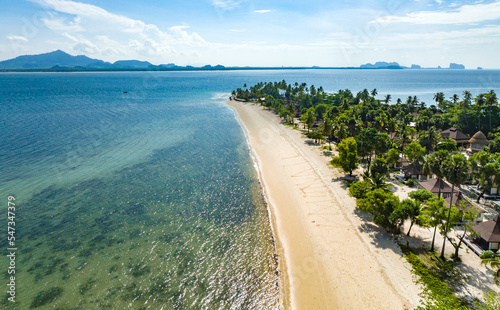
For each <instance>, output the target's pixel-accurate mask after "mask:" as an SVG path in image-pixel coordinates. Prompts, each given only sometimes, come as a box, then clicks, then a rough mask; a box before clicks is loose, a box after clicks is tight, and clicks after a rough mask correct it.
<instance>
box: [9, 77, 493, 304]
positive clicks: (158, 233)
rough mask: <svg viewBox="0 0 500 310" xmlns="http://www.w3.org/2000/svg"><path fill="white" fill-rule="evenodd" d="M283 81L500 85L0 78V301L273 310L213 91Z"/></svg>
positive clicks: (231, 143)
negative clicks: (10, 224) (12, 285)
mask: <svg viewBox="0 0 500 310" xmlns="http://www.w3.org/2000/svg"><path fill="white" fill-rule="evenodd" d="M283 79H285V80H286V81H287V82H288V83H294V82H299V83H301V82H306V83H307V84H308V85H311V84H314V85H315V86H323V88H324V89H325V90H326V91H330V92H335V91H337V90H339V89H346V88H349V89H351V90H352V91H353V92H354V93H355V92H357V91H360V90H362V89H364V88H367V89H369V90H371V89H373V88H377V89H378V93H379V96H380V98H383V96H385V94H387V93H390V94H391V95H392V98H393V101H395V100H396V99H397V98H398V97H400V98H402V99H403V100H404V99H405V98H406V97H407V96H410V95H411V96H413V95H416V96H418V97H419V98H420V99H421V101H425V102H427V103H428V104H430V103H432V97H433V94H434V93H436V92H438V91H443V92H444V93H445V95H446V96H447V97H450V96H452V95H453V94H454V93H457V94H460V95H461V94H462V93H463V91H464V90H469V91H471V93H472V94H473V95H477V94H479V93H480V92H487V91H489V90H490V89H494V90H495V91H497V93H498V92H499V90H500V71H494V70H482V71H479V70H477V71H476V70H470V71H469V70H465V71H463V70H459V71H453V70H296V71H294V70H274V71H222V72H158V73H154V72H120V73H109V72H108V73H6V74H0V132H1V133H2V135H1V136H0V194H1V195H0V199H2V203H1V205H0V206H1V207H0V210H1V212H0V214H3V215H1V217H0V224H1V226H2V227H4V228H2V229H1V230H0V240H1V241H0V247H1V253H2V256H1V258H0V273H1V274H2V276H1V277H0V281H1V283H0V285H1V287H2V292H1V296H2V298H1V300H0V308H1V309H29V308H36V309H276V308H278V306H279V285H278V277H277V263H276V260H275V255H274V246H273V238H272V232H271V228H270V224H269V221H268V214H267V210H266V206H265V204H264V201H263V198H262V191H261V188H260V184H259V182H258V178H257V173H256V171H255V166H254V164H253V162H252V160H251V157H250V155H249V152H248V146H247V143H246V140H245V137H244V134H243V131H242V130H241V128H240V126H239V124H238V122H237V120H236V118H235V116H234V113H233V112H232V110H231V109H230V108H228V107H227V106H226V105H225V103H224V101H225V100H226V99H227V95H228V94H229V93H230V92H231V90H233V89H236V88H237V87H243V84H245V83H246V84H247V85H252V84H255V83H257V82H260V81H263V82H268V81H281V80H283ZM8 196H13V197H15V201H14V202H15V204H16V211H15V222H16V224H15V225H16V226H15V229H16V230H15V237H16V243H15V246H16V250H15V252H16V260H15V271H16V273H15V282H16V298H15V300H16V302H15V303H12V302H10V301H9V300H8V299H7V298H8V297H9V295H8V294H6V293H5V292H6V288H7V287H8V285H7V284H8V283H9V281H10V279H9V277H10V276H11V275H9V274H8V267H9V264H10V260H9V258H8V257H7V254H9V253H10V252H9V251H8V250H7V248H8V247H9V245H8V243H7V237H8V236H9V235H8V234H7V228H6V227H7V221H8V218H7V202H8Z"/></svg>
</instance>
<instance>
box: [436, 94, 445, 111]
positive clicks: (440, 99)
mask: <svg viewBox="0 0 500 310" xmlns="http://www.w3.org/2000/svg"><path fill="white" fill-rule="evenodd" d="M434 100H435V101H436V103H437V104H438V107H439V108H440V109H441V110H445V109H446V106H445V105H443V102H444V93H443V92H439V93H435V94H434Z"/></svg>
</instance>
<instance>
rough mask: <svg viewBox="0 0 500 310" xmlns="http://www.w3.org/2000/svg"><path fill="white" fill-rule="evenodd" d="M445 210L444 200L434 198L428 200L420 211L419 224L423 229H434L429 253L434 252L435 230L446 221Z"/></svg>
mask: <svg viewBox="0 0 500 310" xmlns="http://www.w3.org/2000/svg"><path fill="white" fill-rule="evenodd" d="M445 209H446V208H445V206H444V199H443V198H438V197H436V196H434V197H432V198H431V199H429V200H428V201H427V202H426V203H425V206H424V208H423V209H422V214H421V216H420V222H421V223H422V225H423V226H425V227H433V228H434V233H433V234H432V242H431V252H433V251H434V244H435V241H436V231H437V228H438V226H439V225H442V224H443V221H444V220H445V219H446V213H445Z"/></svg>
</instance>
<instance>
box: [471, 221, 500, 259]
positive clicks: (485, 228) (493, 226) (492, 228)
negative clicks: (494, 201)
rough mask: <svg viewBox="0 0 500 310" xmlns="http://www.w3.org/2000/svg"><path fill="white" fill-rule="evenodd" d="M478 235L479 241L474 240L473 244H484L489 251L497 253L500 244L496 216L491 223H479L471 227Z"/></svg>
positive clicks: (499, 228)
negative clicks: (479, 236)
mask: <svg viewBox="0 0 500 310" xmlns="http://www.w3.org/2000/svg"><path fill="white" fill-rule="evenodd" d="M472 229H474V230H475V231H476V232H477V233H478V234H480V235H481V238H479V239H480V240H475V243H478V244H479V245H481V243H483V244H484V243H486V244H487V246H488V249H489V250H492V251H494V252H496V251H498V245H499V243H500V221H499V217H498V215H497V216H495V218H494V219H493V220H491V221H486V222H482V223H479V224H477V225H475V226H473V227H472Z"/></svg>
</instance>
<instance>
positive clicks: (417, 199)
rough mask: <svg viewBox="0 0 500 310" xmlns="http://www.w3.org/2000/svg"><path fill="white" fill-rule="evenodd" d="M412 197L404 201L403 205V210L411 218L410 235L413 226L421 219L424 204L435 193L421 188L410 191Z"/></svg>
mask: <svg viewBox="0 0 500 310" xmlns="http://www.w3.org/2000/svg"><path fill="white" fill-rule="evenodd" d="M408 196H410V198H411V199H405V200H403V201H402V203H401V206H402V208H403V210H402V212H403V213H404V214H406V218H407V219H409V220H410V228H409V229H408V233H407V234H406V235H408V236H409V235H410V231H411V228H412V227H413V225H414V224H415V223H416V222H417V221H418V220H419V217H420V214H421V211H422V208H423V205H424V204H425V203H426V202H427V201H428V200H429V199H431V198H432V197H434V194H432V193H431V192H429V191H428V190H425V189H421V190H417V191H413V192H410V193H408Z"/></svg>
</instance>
